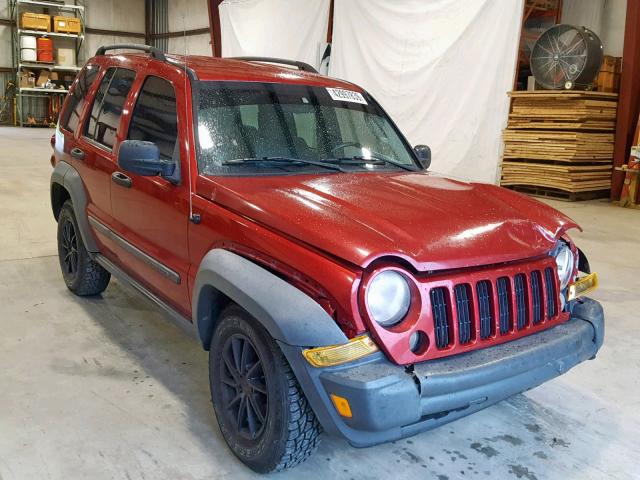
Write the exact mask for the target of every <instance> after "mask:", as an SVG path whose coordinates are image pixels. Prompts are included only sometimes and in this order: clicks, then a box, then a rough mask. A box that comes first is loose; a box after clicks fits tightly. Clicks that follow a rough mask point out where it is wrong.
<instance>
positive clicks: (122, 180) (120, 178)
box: [111, 172, 132, 188]
mask: <svg viewBox="0 0 640 480" xmlns="http://www.w3.org/2000/svg"><path fill="white" fill-rule="evenodd" d="M111 181H113V182H114V183H117V184H118V185H120V186H121V187H125V188H131V183H132V182H131V177H129V176H127V175H125V174H124V173H122V172H113V173H112V174H111Z"/></svg>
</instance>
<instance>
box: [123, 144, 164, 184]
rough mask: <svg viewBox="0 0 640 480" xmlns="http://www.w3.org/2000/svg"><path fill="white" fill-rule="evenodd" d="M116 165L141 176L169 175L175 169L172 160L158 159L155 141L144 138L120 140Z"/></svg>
mask: <svg viewBox="0 0 640 480" xmlns="http://www.w3.org/2000/svg"><path fill="white" fill-rule="evenodd" d="M118 165H120V167H121V168H122V169H123V170H126V171H127V172H131V173H135V174H136V175H142V176H143V177H156V176H161V177H171V176H172V175H173V174H174V172H175V170H176V164H175V163H174V162H167V161H165V160H160V151H159V150H158V146H157V145H156V144H155V143H153V142H146V141H144V140H125V141H124V142H122V143H121V144H120V149H119V150H118Z"/></svg>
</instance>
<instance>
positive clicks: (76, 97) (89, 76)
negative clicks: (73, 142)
mask: <svg viewBox="0 0 640 480" xmlns="http://www.w3.org/2000/svg"><path fill="white" fill-rule="evenodd" d="M99 71H100V67H99V66H98V65H87V66H86V67H85V68H83V69H82V71H81V72H80V73H79V74H78V80H77V82H76V83H75V84H74V87H73V90H72V91H71V93H70V95H69V99H68V100H67V103H66V105H65V108H64V110H63V111H62V113H61V114H60V122H59V124H60V126H61V127H62V128H63V129H64V130H68V131H70V132H74V131H75V129H76V127H77V126H78V123H79V122H80V115H82V109H83V107H84V104H85V103H86V101H87V94H88V93H89V90H90V89H91V85H93V82H94V81H95V80H96V76H97V75H98V72H99Z"/></svg>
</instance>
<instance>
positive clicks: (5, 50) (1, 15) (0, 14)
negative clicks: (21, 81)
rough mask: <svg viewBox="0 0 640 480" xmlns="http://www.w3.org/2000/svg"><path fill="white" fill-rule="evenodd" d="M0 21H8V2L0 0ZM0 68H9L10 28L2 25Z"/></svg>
mask: <svg viewBox="0 0 640 480" xmlns="http://www.w3.org/2000/svg"><path fill="white" fill-rule="evenodd" d="M0 19H7V20H8V19H9V1H8V0H0ZM0 68H11V27H10V26H9V25H2V24H0ZM2 91H4V89H3V90H2Z"/></svg>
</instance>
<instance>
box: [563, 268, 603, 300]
mask: <svg viewBox="0 0 640 480" xmlns="http://www.w3.org/2000/svg"><path fill="white" fill-rule="evenodd" d="M598 285H599V282H598V275H597V274H596V273H595V272H593V273H590V274H589V275H587V276H585V277H582V278H579V279H578V280H577V281H576V282H575V283H574V284H572V285H569V291H568V292H567V300H569V301H571V300H573V299H574V298H578V297H579V296H581V295H584V294H585V293H588V292H590V291H592V290H595V289H596V288H598Z"/></svg>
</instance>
